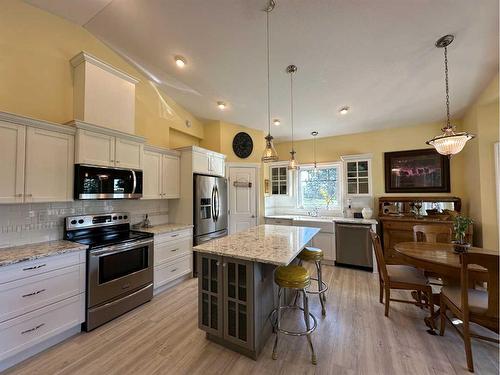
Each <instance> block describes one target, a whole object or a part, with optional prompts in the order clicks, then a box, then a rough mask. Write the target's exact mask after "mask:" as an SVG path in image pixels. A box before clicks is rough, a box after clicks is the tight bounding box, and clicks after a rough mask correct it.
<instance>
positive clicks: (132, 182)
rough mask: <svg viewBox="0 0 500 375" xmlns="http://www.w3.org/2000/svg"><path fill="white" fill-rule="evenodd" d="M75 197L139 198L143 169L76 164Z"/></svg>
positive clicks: (140, 195)
mask: <svg viewBox="0 0 500 375" xmlns="http://www.w3.org/2000/svg"><path fill="white" fill-rule="evenodd" d="M74 186H75V188H74V190H75V192H74V198H75V199H139V198H141V197H142V171H140V170H134V169H123V168H108V167H98V166H94V165H86V164H75V184H74Z"/></svg>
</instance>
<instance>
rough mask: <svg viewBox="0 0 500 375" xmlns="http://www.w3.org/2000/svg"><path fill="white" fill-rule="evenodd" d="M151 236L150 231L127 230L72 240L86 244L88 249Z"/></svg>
mask: <svg viewBox="0 0 500 375" xmlns="http://www.w3.org/2000/svg"><path fill="white" fill-rule="evenodd" d="M152 236H153V235H152V234H151V233H141V232H134V231H128V232H117V233H107V234H98V235H93V236H90V237H80V238H74V239H73V240H72V241H75V242H78V243H81V244H83V245H88V246H89V248H90V249H95V248H99V247H104V246H110V245H116V244H118V243H126V242H131V241H136V240H140V239H143V238H149V237H152Z"/></svg>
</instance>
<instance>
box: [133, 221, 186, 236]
mask: <svg viewBox="0 0 500 375" xmlns="http://www.w3.org/2000/svg"><path fill="white" fill-rule="evenodd" d="M193 227H194V225H193V224H177V223H168V224H158V225H153V226H152V227H150V228H132V230H133V231H135V232H143V233H152V234H155V235H158V234H165V233H172V232H177V231H181V230H186V229H192V228H193Z"/></svg>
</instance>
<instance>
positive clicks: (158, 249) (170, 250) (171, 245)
mask: <svg viewBox="0 0 500 375" xmlns="http://www.w3.org/2000/svg"><path fill="white" fill-rule="evenodd" d="M191 244H192V240H191V237H189V238H183V239H180V240H177V241H169V242H164V243H161V244H158V245H156V244H155V248H154V253H155V256H154V262H155V266H159V265H160V264H164V263H167V262H169V261H171V260H173V259H175V258H178V257H179V256H181V255H187V254H190V253H191V250H192V249H191Z"/></svg>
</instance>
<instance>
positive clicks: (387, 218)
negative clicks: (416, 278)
mask: <svg viewBox="0 0 500 375" xmlns="http://www.w3.org/2000/svg"><path fill="white" fill-rule="evenodd" d="M417 202H418V203H420V204H422V207H421V208H420V210H419V212H420V215H417V214H416V207H415V203H417ZM461 206H462V202H461V200H460V198H457V197H446V196H441V197H439V196H436V197H423V196H414V197H380V198H379V221H380V225H381V233H382V244H383V248H384V254H385V258H386V261H387V263H389V264H391V263H392V264H394V263H401V262H400V261H399V260H398V259H397V257H396V256H395V252H394V250H393V248H394V245H395V244H397V243H398V242H408V241H413V226H414V225H418V224H424V225H425V224H429V225H443V226H446V227H449V228H451V230H452V231H453V216H455V215H458V214H459V213H460V211H461ZM468 237H469V239H468V240H469V241H472V226H471V227H470V229H469V233H468ZM438 240H439V239H438Z"/></svg>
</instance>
